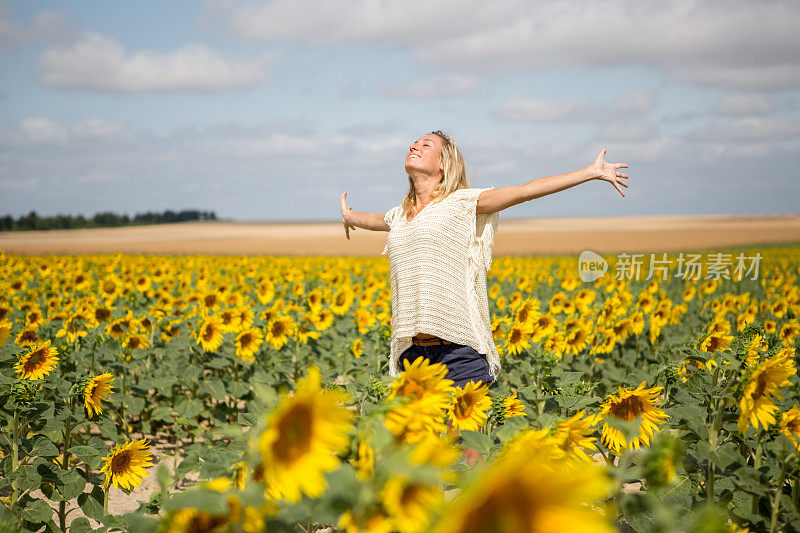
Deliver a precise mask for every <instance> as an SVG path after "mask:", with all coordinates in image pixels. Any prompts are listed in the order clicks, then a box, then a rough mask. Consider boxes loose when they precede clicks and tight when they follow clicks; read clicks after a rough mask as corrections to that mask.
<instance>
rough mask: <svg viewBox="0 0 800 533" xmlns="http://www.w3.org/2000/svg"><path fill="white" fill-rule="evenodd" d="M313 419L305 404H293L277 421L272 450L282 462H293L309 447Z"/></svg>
mask: <svg viewBox="0 0 800 533" xmlns="http://www.w3.org/2000/svg"><path fill="white" fill-rule="evenodd" d="M313 422H314V419H313V418H312V416H311V413H309V409H308V406H307V405H295V406H294V407H292V409H290V410H289V412H288V413H286V415H285V416H284V417H283V419H282V420H281V421H280V422H279V423H278V434H279V435H280V436H279V437H278V440H277V441H275V444H274V446H273V450H274V452H275V456H276V457H277V458H278V459H279V460H280V461H282V462H287V463H289V462H293V461H295V460H297V459H298V458H299V457H301V456H302V455H303V454H304V453H306V452H307V451H308V450H309V448H310V447H311V434H312V431H311V430H312V424H313Z"/></svg>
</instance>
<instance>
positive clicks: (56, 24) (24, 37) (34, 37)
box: [0, 2, 74, 49]
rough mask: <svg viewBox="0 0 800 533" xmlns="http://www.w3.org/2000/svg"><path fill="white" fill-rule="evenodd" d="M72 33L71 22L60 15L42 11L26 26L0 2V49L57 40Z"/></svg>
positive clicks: (8, 7) (6, 5) (9, 8)
mask: <svg viewBox="0 0 800 533" xmlns="http://www.w3.org/2000/svg"><path fill="white" fill-rule="evenodd" d="M73 33H74V26H73V24H72V22H71V21H70V20H69V19H68V18H67V17H66V16H64V15H62V14H60V13H56V12H54V11H42V12H40V13H38V14H37V15H36V16H35V17H33V19H32V20H31V21H30V22H29V23H27V24H26V23H22V22H19V21H17V20H15V19H14V12H13V10H12V9H11V7H10V6H9V5H8V4H7V3H6V2H0V49H11V48H15V47H17V46H21V45H25V44H31V43H35V42H42V41H53V40H59V39H63V38H65V37H67V36H69V35H72V34H73Z"/></svg>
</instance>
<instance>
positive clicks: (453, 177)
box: [402, 130, 470, 216]
mask: <svg viewBox="0 0 800 533" xmlns="http://www.w3.org/2000/svg"><path fill="white" fill-rule="evenodd" d="M430 135H436V136H437V137H439V138H440V139H441V140H442V155H441V161H442V163H444V171H443V173H442V174H443V175H442V179H441V180H440V181H439V184H438V185H436V188H435V189H434V190H433V193H432V194H431V198H432V200H431V202H432V203H433V202H439V201H441V200H444V199H445V198H447V196H448V195H449V194H450V193H452V192H453V191H457V190H458V189H468V188H469V186H470V185H469V179H468V178H467V169H466V167H465V166H464V158H463V157H461V152H460V151H459V149H458V146H456V142H455V141H454V140H453V139H451V138H450V136H449V135H447V134H446V133H444V132H443V131H442V130H436V131H432V132H430ZM416 202H417V191H416V189H414V180H412V179H411V176H409V177H408V193H407V194H406V196H405V198H403V203H402V208H403V213H404V216H405V215H407V214H408V213H409V212H410V211H411V207H413V206H414V205H416Z"/></svg>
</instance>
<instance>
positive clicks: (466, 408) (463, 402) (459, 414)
mask: <svg viewBox="0 0 800 533" xmlns="http://www.w3.org/2000/svg"><path fill="white" fill-rule="evenodd" d="M474 404H475V402H474V401H473V398H472V396H471V395H469V394H465V395H464V396H461V397H460V398H459V399H458V400H456V403H455V406H454V407H453V412H454V414H455V415H456V418H459V419H464V418H469V416H470V415H471V414H472V409H473V407H474Z"/></svg>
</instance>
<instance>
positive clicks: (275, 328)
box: [264, 316, 296, 350]
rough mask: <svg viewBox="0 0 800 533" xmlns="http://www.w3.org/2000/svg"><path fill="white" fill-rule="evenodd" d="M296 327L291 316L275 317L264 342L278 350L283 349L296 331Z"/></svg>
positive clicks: (269, 325)
mask: <svg viewBox="0 0 800 533" xmlns="http://www.w3.org/2000/svg"><path fill="white" fill-rule="evenodd" d="M295 329H296V325H295V323H294V320H292V317H290V316H278V317H275V318H274V319H273V320H271V321H270V323H269V324H268V325H267V331H266V335H265V337H264V340H265V341H266V342H268V343H269V344H270V345H271V346H272V347H273V348H275V349H276V350H280V349H281V348H283V346H284V344H286V343H287V342H288V341H289V337H290V336H291V335H292V333H293V332H294V331H295Z"/></svg>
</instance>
